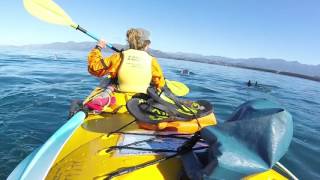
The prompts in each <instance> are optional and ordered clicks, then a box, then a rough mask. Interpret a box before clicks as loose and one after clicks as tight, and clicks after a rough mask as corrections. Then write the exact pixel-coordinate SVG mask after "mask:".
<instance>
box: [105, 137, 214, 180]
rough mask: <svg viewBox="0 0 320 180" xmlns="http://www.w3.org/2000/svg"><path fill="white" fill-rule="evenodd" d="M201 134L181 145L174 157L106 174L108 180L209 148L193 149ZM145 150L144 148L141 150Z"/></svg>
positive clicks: (166, 157) (170, 156)
mask: <svg viewBox="0 0 320 180" xmlns="http://www.w3.org/2000/svg"><path fill="white" fill-rule="evenodd" d="M200 138H201V137H200V133H199V132H197V133H195V134H194V135H193V136H192V137H191V138H190V140H188V141H186V142H185V143H184V144H183V145H181V146H180V147H179V148H177V150H176V153H175V154H173V155H169V156H165V157H162V158H160V159H156V160H152V161H148V162H145V163H142V164H139V165H136V166H132V167H126V168H120V169H118V170H116V171H113V172H111V173H108V174H106V178H104V179H106V180H109V179H112V178H114V177H116V176H121V175H124V174H127V173H130V172H133V171H136V170H139V169H142V168H145V167H147V166H151V165H154V164H157V163H160V162H162V161H165V160H168V159H172V158H174V157H176V156H178V155H181V154H184V153H187V152H189V151H191V150H197V149H199V148H202V149H204V148H208V147H207V146H206V147H199V148H194V149H193V146H194V145H195V144H196V143H197V142H198V141H199V140H200ZM141 149H143V148H141ZM147 150H148V151H152V149H147Z"/></svg>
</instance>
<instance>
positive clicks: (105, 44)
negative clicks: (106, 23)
mask: <svg viewBox="0 0 320 180" xmlns="http://www.w3.org/2000/svg"><path fill="white" fill-rule="evenodd" d="M97 46H99V47H100V48H101V49H103V48H106V47H107V41H105V40H104V39H100V41H99V42H98V44H97Z"/></svg>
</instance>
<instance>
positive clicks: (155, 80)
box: [152, 58, 165, 88]
mask: <svg viewBox="0 0 320 180" xmlns="http://www.w3.org/2000/svg"><path fill="white" fill-rule="evenodd" d="M152 84H153V85H155V86H156V87H157V88H162V87H163V86H164V85H165V81H164V76H163V73H162V70H161V67H160V65H159V63H158V61H157V59H156V58H153V59H152Z"/></svg>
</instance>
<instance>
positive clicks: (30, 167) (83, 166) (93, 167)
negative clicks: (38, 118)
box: [8, 92, 287, 180]
mask: <svg viewBox="0 0 320 180" xmlns="http://www.w3.org/2000/svg"><path fill="white" fill-rule="evenodd" d="M93 94H94V92H93ZM210 118H211V119H212V120H213V124H216V120H215V117H214V114H210ZM134 120H135V118H134V117H132V116H131V115H130V114H129V113H118V114H110V113H101V114H90V113H89V114H85V113H84V112H78V113H77V114H75V115H74V116H73V117H72V118H71V119H70V120H69V121H68V122H67V123H66V124H65V125H64V126H62V127H61V128H60V129H59V130H58V131H57V132H56V133H55V134H54V135H52V137H50V139H49V140H48V141H47V142H46V143H45V144H44V145H42V146H41V147H40V148H39V149H36V150H35V151H34V152H33V153H32V154H30V155H29V156H28V157H27V158H26V159H25V160H23V161H22V162H21V163H20V164H19V165H18V166H17V167H16V168H15V170H14V171H13V172H12V173H11V174H10V176H9V177H8V179H32V180H37V179H48V180H51V179H54V180H56V179H70V180H71V179H134V180H136V179H150V178H152V179H153V180H160V179H167V180H170V179H182V178H183V173H182V172H183V165H182V162H181V160H180V156H174V157H172V158H168V159H167V160H163V161H159V162H158V163H157V162H155V160H157V159H158V160H159V159H163V158H164V157H167V156H170V155H172V152H152V151H139V150H136V149H135V150H132V149H117V148H115V147H117V146H121V145H122V146H125V145H126V144H130V143H131V144H134V143H136V142H137V141H140V140H145V142H144V143H142V144H144V145H143V146H145V147H149V148H150V147H152V148H154V147H156V148H163V145H164V144H165V145H166V146H168V147H166V148H169V149H170V148H171V149H175V148H176V147H177V146H180V145H181V144H182V143H183V142H181V141H182V140H181V139H183V138H177V139H178V140H172V139H170V138H164V139H163V138H162V139H161V138H159V139H161V142H159V143H158V142H157V140H158V139H157V136H156V135H164V136H165V135H167V136H170V135H172V134H173V132H168V131H160V132H158V131H154V130H145V129H140V128H139V126H138V125H137V123H136V122H135V121H134ZM126 125H127V126H126ZM124 126H125V128H123V127H124ZM119 129H121V132H117V131H116V130H119ZM115 131H116V132H115ZM152 138H153V139H152ZM146 139H147V141H148V142H147V143H146ZM168 139H169V140H168ZM173 139H175V138H173ZM168 142H169V143H168ZM150 143H151V144H150ZM157 143H158V144H157ZM168 144H169V145H168ZM140 147H141V146H140ZM145 147H144V148H145ZM148 162H154V163H153V164H150V165H146V166H143V167H139V168H137V169H134V170H133V169H132V167H135V166H140V165H142V164H145V163H148ZM128 168H129V170H128V171H123V170H126V169H128ZM244 179H251V180H254V179H287V178H286V177H285V176H283V175H281V174H280V173H278V172H277V171H275V170H273V169H270V170H268V171H265V172H263V173H259V174H252V175H250V176H247V177H245V178H244Z"/></svg>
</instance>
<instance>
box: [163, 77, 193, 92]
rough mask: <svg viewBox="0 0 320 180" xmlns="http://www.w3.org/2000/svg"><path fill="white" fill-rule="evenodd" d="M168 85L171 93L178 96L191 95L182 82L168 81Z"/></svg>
mask: <svg viewBox="0 0 320 180" xmlns="http://www.w3.org/2000/svg"><path fill="white" fill-rule="evenodd" d="M166 84H167V86H168V88H169V89H170V91H171V92H172V93H173V94H174V95H176V96H185V95H187V94H188V93H189V88H188V87H187V86H186V85H185V84H183V83H181V82H178V81H169V80H168V79H166Z"/></svg>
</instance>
